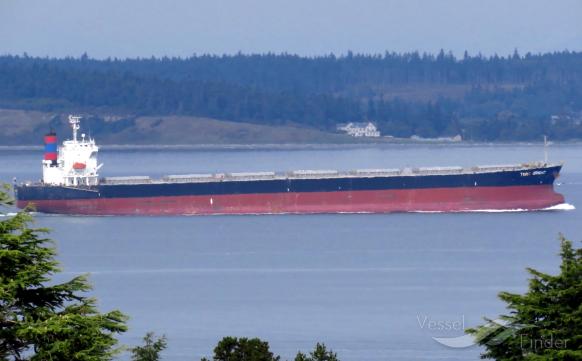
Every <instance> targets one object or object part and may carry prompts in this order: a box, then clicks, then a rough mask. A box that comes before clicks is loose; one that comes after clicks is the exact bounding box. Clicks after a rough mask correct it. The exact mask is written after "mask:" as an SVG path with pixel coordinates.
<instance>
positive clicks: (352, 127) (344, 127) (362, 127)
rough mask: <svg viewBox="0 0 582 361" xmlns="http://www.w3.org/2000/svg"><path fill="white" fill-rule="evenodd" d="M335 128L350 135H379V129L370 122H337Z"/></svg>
mask: <svg viewBox="0 0 582 361" xmlns="http://www.w3.org/2000/svg"><path fill="white" fill-rule="evenodd" d="M336 129H337V130H338V131H340V132H345V133H347V134H348V135H351V136H352V137H379V136H380V131H378V128H376V125H375V124H374V123H372V122H363V123H358V122H350V123H342V124H338V125H337V127H336Z"/></svg>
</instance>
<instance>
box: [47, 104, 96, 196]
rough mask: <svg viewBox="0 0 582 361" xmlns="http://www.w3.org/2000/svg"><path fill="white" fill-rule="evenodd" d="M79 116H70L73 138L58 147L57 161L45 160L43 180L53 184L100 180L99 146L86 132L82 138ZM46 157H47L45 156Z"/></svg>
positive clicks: (93, 182)
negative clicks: (79, 132)
mask: <svg viewBox="0 0 582 361" xmlns="http://www.w3.org/2000/svg"><path fill="white" fill-rule="evenodd" d="M80 120H81V117H79V116H72V115H71V116H69V124H71V127H72V129H73V139H72V140H66V141H64V142H63V144H62V146H61V147H59V149H58V157H57V159H56V162H55V161H51V160H43V182H44V183H45V184H51V185H64V186H73V187H75V186H93V185H97V184H98V182H99V175H98V170H99V169H100V168H101V166H102V164H101V165H98V162H97V153H98V152H99V147H98V146H97V145H96V144H95V140H94V139H91V138H89V137H87V136H85V134H81V137H80V139H79V138H78V136H77V133H78V131H79V129H80ZM45 159H46V157H45Z"/></svg>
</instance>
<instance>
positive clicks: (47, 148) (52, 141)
mask: <svg viewBox="0 0 582 361" xmlns="http://www.w3.org/2000/svg"><path fill="white" fill-rule="evenodd" d="M57 157H58V155H57V135H56V134H55V133H54V132H50V133H48V134H47V135H45V136H44V160H51V161H52V162H53V164H56V163H57Z"/></svg>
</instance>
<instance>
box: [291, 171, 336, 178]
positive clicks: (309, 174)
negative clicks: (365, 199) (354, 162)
mask: <svg viewBox="0 0 582 361" xmlns="http://www.w3.org/2000/svg"><path fill="white" fill-rule="evenodd" d="M340 175H341V174H340V172H339V171H337V170H332V169H318V170H309V169H300V170H294V171H291V172H288V173H287V177H289V178H313V177H321V178H334V177H338V176H340Z"/></svg>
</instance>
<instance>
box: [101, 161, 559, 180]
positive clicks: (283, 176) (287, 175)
mask: <svg viewBox="0 0 582 361" xmlns="http://www.w3.org/2000/svg"><path fill="white" fill-rule="evenodd" d="M561 165H562V164H561V163H553V164H548V163H542V162H534V163H523V164H509V165H483V166H474V167H419V168H394V169H356V170H351V171H338V170H295V171H290V172H241V173H204V174H179V175H167V176H163V177H162V178H151V177H149V176H130V177H105V178H102V179H100V182H99V183H100V184H103V185H122V184H167V183H208V182H228V181H253V180H257V181H259V180H287V179H333V178H362V177H369V178H373V177H399V176H411V177H414V176H428V175H462V174H482V173H495V172H504V171H508V172H509V171H528V170H535V169H540V168H548V167H555V166H561Z"/></svg>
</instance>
